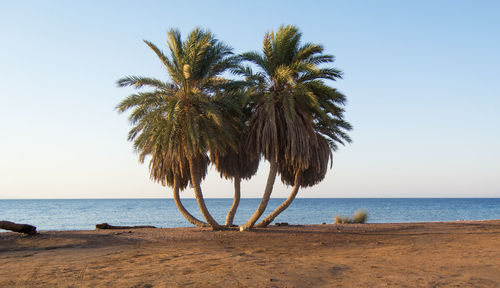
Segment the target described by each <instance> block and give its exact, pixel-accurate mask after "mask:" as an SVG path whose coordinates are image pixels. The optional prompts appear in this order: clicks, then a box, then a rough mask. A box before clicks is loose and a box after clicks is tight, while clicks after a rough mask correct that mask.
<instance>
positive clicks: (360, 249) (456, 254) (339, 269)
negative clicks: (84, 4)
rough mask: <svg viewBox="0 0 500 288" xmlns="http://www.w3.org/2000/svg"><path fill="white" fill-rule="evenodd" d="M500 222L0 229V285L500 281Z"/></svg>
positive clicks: (348, 284) (495, 283)
mask: <svg viewBox="0 0 500 288" xmlns="http://www.w3.org/2000/svg"><path fill="white" fill-rule="evenodd" d="M499 244H500V220H493V221H474V222H446V223H405V224H358V225H317V226H281V227H275V226H273V227H270V228H268V229H260V230H255V231H253V232H238V231H223V232H212V231H209V230H207V229H197V228H175V229H138V230H131V232H129V230H115V231H65V232H42V233H41V234H39V235H37V236H31V237H21V236H20V235H17V234H15V233H0V287H33V286H34V287H386V286H396V287H436V286H442V287H449V286H452V287H457V286H459V287H500V245H499Z"/></svg>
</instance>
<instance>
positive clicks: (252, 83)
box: [117, 26, 351, 230]
mask: <svg viewBox="0 0 500 288" xmlns="http://www.w3.org/2000/svg"><path fill="white" fill-rule="evenodd" d="M167 36H168V40H167V46H168V50H169V54H168V55H167V54H164V53H163V52H162V51H161V50H160V49H159V48H158V47H157V46H155V45H154V44H153V43H151V42H148V41H144V42H145V43H146V45H148V46H149V48H150V49H151V50H153V52H154V53H155V54H156V55H157V56H158V58H159V59H160V61H161V63H162V64H163V66H164V67H165V70H166V71H167V72H168V75H169V79H168V80H166V81H162V80H158V79H153V78H148V77H137V76H128V77H124V78H122V79H120V80H118V82H117V83H118V85H119V86H120V87H124V86H132V87H134V88H136V89H140V90H141V92H138V93H135V94H132V95H130V96H128V97H127V98H125V99H124V100H123V101H122V102H121V103H120V104H119V105H118V106H117V109H118V111H119V112H125V111H130V116H129V120H130V122H131V124H132V128H131V130H130V132H129V137H128V139H129V140H130V141H133V145H134V149H135V150H136V151H137V152H138V153H139V160H140V161H141V162H143V161H145V159H146V158H147V157H150V165H149V169H150V175H151V178H152V179H153V180H154V181H157V182H160V183H162V184H163V185H168V186H171V187H173V188H174V199H176V204H178V207H180V208H179V209H180V210H181V212H182V214H183V215H184V216H186V218H187V219H188V220H189V221H190V222H191V223H193V224H195V225H198V226H202V225H205V223H203V222H202V221H200V220H198V219H195V218H194V217H192V215H190V214H189V212H187V211H186V210H185V209H184V208H183V207H182V204H181V203H180V200H179V201H178V197H177V196H178V195H177V194H176V191H178V190H179V189H184V188H186V187H187V185H188V184H191V186H192V187H193V188H194V191H195V195H196V198H197V200H198V204H199V206H200V210H201V212H202V214H203V216H204V218H205V220H206V221H207V223H208V224H209V225H211V226H212V227H213V228H214V229H219V228H221V227H220V226H219V224H218V223H217V222H216V221H215V220H214V219H213V218H212V216H211V215H210V213H209V212H208V210H207V209H206V207H205V204H204V201H203V194H202V192H201V187H200V182H201V180H202V179H203V177H204V176H205V174H206V171H207V167H208V165H209V164H210V163H212V164H214V165H215V167H216V169H217V170H218V171H219V172H220V173H221V176H224V177H226V178H232V179H234V181H235V202H234V205H233V207H232V208H231V211H230V213H229V214H230V215H228V218H227V221H226V225H227V226H230V225H231V224H232V218H233V217H234V213H235V212H236V207H237V204H238V201H239V197H240V196H239V193H240V192H239V189H240V188H239V183H240V180H241V179H246V178H250V177H251V176H252V175H254V174H255V172H256V171H257V168H258V164H259V160H260V159H261V157H263V158H264V159H266V160H267V161H269V162H270V165H271V169H270V174H269V179H268V182H267V184H266V189H265V191H264V195H263V200H262V202H261V204H260V205H259V207H258V209H257V211H256V212H255V213H254V215H253V216H252V217H251V219H250V220H249V221H248V222H247V223H246V224H244V225H243V226H242V230H247V229H250V228H251V227H252V226H254V224H255V222H256V221H257V220H258V218H259V217H260V216H261V215H262V213H263V212H264V210H265V208H266V205H267V201H268V200H269V197H270V195H271V192H272V186H273V184H274V179H275V177H276V175H277V174H280V175H281V179H282V181H283V182H284V183H286V184H290V185H294V186H296V187H294V189H293V191H294V192H293V193H292V194H296V193H297V191H298V187H299V186H311V185H314V184H316V183H318V182H320V181H321V180H322V179H323V178H324V176H325V174H326V171H327V169H328V168H327V167H328V163H329V161H330V159H332V150H335V149H337V145H338V144H344V143H346V142H350V138H349V136H348V135H347V131H349V130H350V129H351V126H350V124H349V123H348V122H346V121H345V120H344V118H343V113H344V109H343V105H344V104H345V101H346V99H345V96H344V95H342V94H341V93H340V92H338V91H337V90H336V89H334V88H332V87H330V86H329V85H328V82H327V81H331V80H336V79H338V78H340V77H341V76H342V73H341V72H340V71H339V70H337V69H335V68H331V67H327V66H326V65H327V64H330V63H331V62H333V61H334V57H333V56H331V55H325V54H323V51H324V49H323V47H322V46H321V45H317V44H313V43H305V44H302V43H301V37H302V34H301V33H300V32H299V30H298V29H297V28H296V27H294V26H282V27H281V28H280V29H279V30H278V31H277V32H276V33H274V32H269V33H267V34H266V35H265V37H264V42H263V48H262V51H261V52H247V53H243V54H241V55H239V56H235V55H233V53H232V49H231V48H230V47H229V46H227V45H226V44H224V43H222V42H220V41H219V40H217V39H216V38H215V37H214V36H213V34H211V33H210V32H208V31H205V30H202V29H199V28H197V29H195V30H193V31H192V32H191V33H190V34H189V35H188V36H187V38H186V39H184V40H182V38H181V34H180V32H179V31H177V30H170V31H168V33H167ZM243 61H245V62H247V63H249V64H248V65H241V62H243ZM254 70H255V71H254ZM226 72H232V73H233V74H235V75H237V76H241V78H243V79H242V80H235V79H228V78H225V77H224V75H228V74H227V73H226ZM176 189H177V190H176ZM177 193H178V192H177ZM293 197H295V196H293ZM237 200H238V201H237ZM291 200H293V198H291ZM289 202H290V203H291V201H289ZM179 205H180V206H179ZM287 205H289V203H288V204H287ZM285 206H286V205H285ZM286 207H288V206H286ZM286 207H284V209H286ZM284 209H283V210H284ZM275 212H276V211H274V212H273V213H274V214H273V213H271V215H270V217H271V218H272V219H271V218H269V217H267V218H266V220H268V222H267V223H270V221H272V220H273V219H274V217H276V216H277V214H279V213H280V212H277V214H276V213H275ZM270 219H271V220H270ZM269 220H270V221H269ZM259 225H260V224H259ZM265 225H267V224H263V226H265ZM261 226H262V225H261Z"/></svg>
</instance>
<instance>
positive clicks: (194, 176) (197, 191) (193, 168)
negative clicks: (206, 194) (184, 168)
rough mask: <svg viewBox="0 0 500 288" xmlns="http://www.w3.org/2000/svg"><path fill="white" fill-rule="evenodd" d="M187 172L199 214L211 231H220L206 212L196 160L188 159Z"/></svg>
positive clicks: (198, 163) (218, 226) (198, 166)
mask: <svg viewBox="0 0 500 288" xmlns="http://www.w3.org/2000/svg"><path fill="white" fill-rule="evenodd" d="M189 170H190V172H191V184H192V185H193V189H194V195H195V197H196V201H197V202H198V207H200V211H201V214H203V217H204V218H205V220H207V223H208V224H209V225H210V226H211V227H212V229H213V230H221V229H222V227H221V226H220V225H219V223H217V221H215V219H214V218H213V217H212V215H210V212H208V209H207V206H206V205H205V200H204V199H203V193H202V192H201V187H200V181H201V173H200V170H201V169H200V162H199V160H198V159H193V157H190V158H189Z"/></svg>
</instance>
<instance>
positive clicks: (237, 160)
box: [210, 90, 260, 227]
mask: <svg viewBox="0 0 500 288" xmlns="http://www.w3.org/2000/svg"><path fill="white" fill-rule="evenodd" d="M236 92H237V93H236V94H235V95H234V96H233V99H239V100H240V101H239V102H240V107H241V108H242V112H243V113H227V114H226V115H227V118H228V119H227V121H225V123H232V125H235V127H234V128H235V131H238V137H237V142H238V150H237V151H234V150H230V151H228V152H226V153H220V152H219V151H212V152H211V153H210V161H211V162H212V163H213V164H214V165H215V168H216V169H217V171H219V173H220V176H221V177H224V178H226V179H233V182H234V197H233V204H232V206H231V208H230V209H229V211H228V213H227V216H226V223H225V226H226V227H231V226H232V225H233V220H234V216H235V214H236V210H237V209H238V205H239V203H240V198H241V180H242V179H243V180H245V179H250V178H251V177H252V176H253V175H255V173H256V172H257V169H258V168H259V161H260V157H256V155H252V154H250V153H249V151H248V150H247V149H246V142H247V135H248V127H247V125H246V123H247V121H248V117H249V116H250V109H249V107H250V105H249V103H248V101H247V97H245V93H244V91H243V90H236ZM224 95H226V96H227V93H225V94H224Z"/></svg>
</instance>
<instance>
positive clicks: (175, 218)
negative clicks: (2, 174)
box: [0, 198, 500, 231]
mask: <svg viewBox="0 0 500 288" xmlns="http://www.w3.org/2000/svg"><path fill="white" fill-rule="evenodd" d="M283 200H284V199H271V200H270V203H269V206H268V208H267V210H266V211H268V212H269V211H272V209H274V208H275V207H277V206H278V205H279V204H281V202H282V201H283ZM259 202H260V199H242V200H241V202H240V206H239V208H238V213H237V214H236V218H235V223H236V224H241V223H243V222H245V221H246V220H247V219H248V218H249V217H250V215H251V214H253V212H254V211H255V208H256V207H257V206H258V204H259ZM183 203H184V205H185V206H186V208H187V209H188V210H189V211H190V212H191V213H192V214H194V215H195V216H197V217H199V218H200V219H201V213H200V212H199V210H198V207H197V205H196V200H194V199H184V200H183ZM231 203H232V199H206V204H207V206H208V208H209V210H210V212H211V213H212V215H213V216H214V217H215V218H216V220H217V221H219V223H220V222H224V220H225V216H226V213H227V211H228V209H229V208H230V206H231ZM358 209H365V210H367V211H368V215H369V216H368V217H369V218H368V222H370V223H380V222H425V221H455V220H457V219H465V220H480V219H500V198H492V199H486V198H480V199H471V198H467V199H435V198H432V199H422V198H419V199H407V198H404V199H345V198H342V199H335V198H333V199H331V198H329V199H317V198H316V199H305V198H301V199H296V200H295V201H294V202H293V204H292V205H291V206H290V207H289V208H288V209H287V210H286V211H285V212H283V213H282V214H281V215H280V216H279V217H278V218H277V219H276V222H289V223H291V224H320V223H322V222H326V223H332V222H333V216H334V215H335V214H339V215H349V216H350V215H352V214H353V213H354V212H355V211H356V210H358ZM265 215H267V213H266V214H265ZM0 220H9V221H13V222H18V223H29V224H33V225H35V226H37V227H38V230H75V229H78V230H80V229H94V226H95V224H97V223H102V222H108V223H110V224H112V225H154V226H158V227H182V226H191V224H190V223H189V222H187V221H186V220H185V219H184V218H183V217H182V215H181V214H180V213H179V212H178V211H177V209H176V207H175V204H174V202H173V200H172V199H98V200H93V199H85V200H0ZM0 231H4V230H0Z"/></svg>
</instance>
